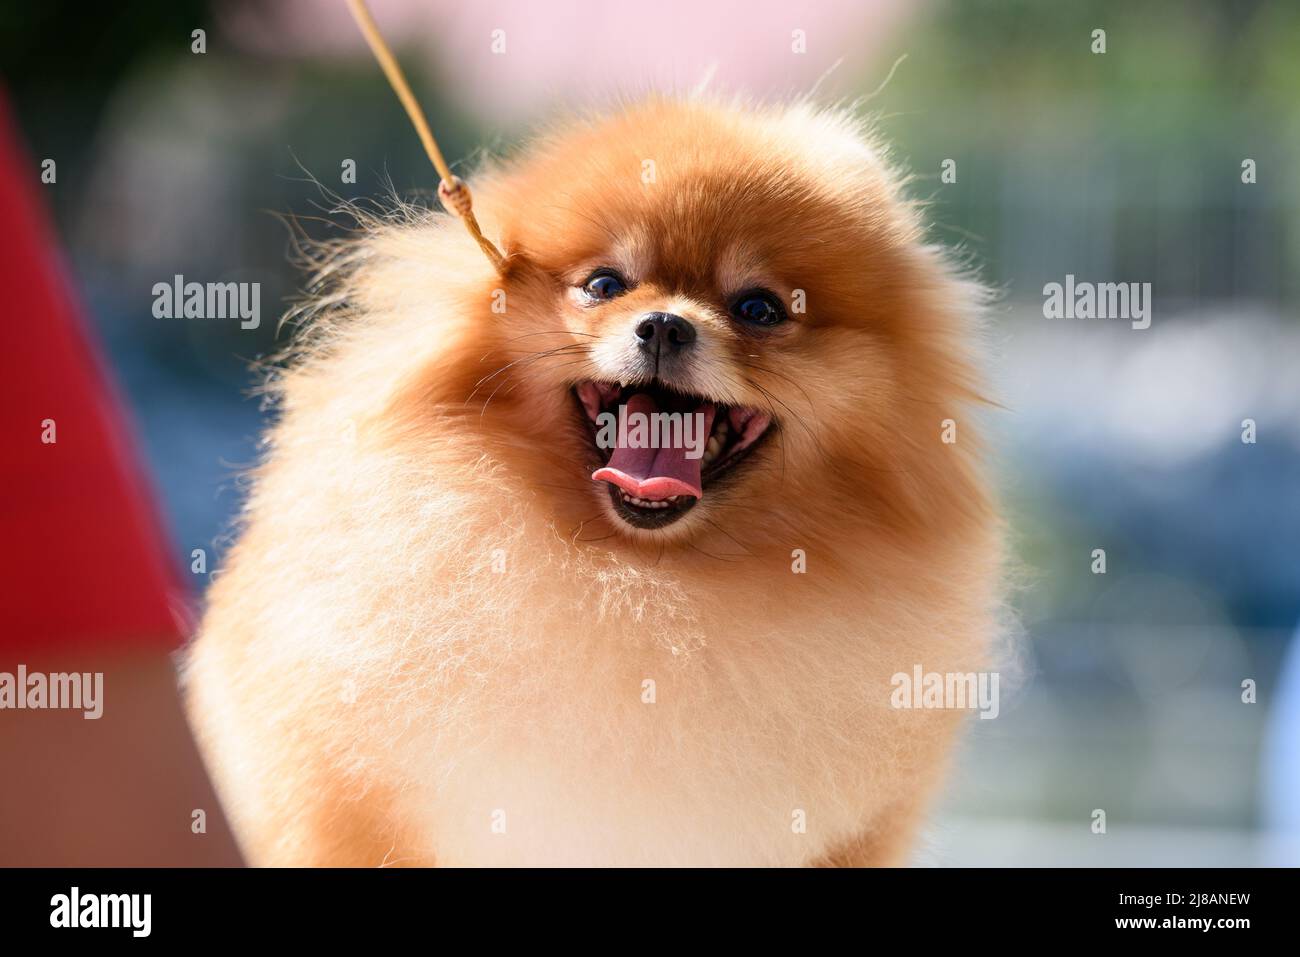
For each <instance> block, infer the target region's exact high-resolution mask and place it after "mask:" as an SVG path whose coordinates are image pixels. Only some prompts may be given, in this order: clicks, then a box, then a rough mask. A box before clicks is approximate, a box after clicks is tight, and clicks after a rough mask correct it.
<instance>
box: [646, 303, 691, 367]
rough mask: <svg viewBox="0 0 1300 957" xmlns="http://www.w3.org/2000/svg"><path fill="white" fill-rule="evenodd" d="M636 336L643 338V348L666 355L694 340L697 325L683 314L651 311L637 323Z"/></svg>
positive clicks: (654, 353)
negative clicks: (683, 316)
mask: <svg viewBox="0 0 1300 957" xmlns="http://www.w3.org/2000/svg"><path fill="white" fill-rule="evenodd" d="M636 337H637V338H638V339H640V340H641V348H642V349H645V350H646V351H647V352H649V353H651V354H652V355H655V356H660V355H666V354H668V353H670V352H676V351H677V350H678V349H680V348H681V347H682V346H684V345H686V344H687V343H688V342H694V341H695V327H694V326H693V325H691V324H690V323H689V322H687V321H686V320H685V319H683V318H682V317H681V316H674V315H673V314H672V313H669V312H651V313H647V314H646V315H645V316H643V317H642V319H641V321H640V322H638V323H637V326H636Z"/></svg>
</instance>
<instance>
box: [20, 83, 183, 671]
mask: <svg viewBox="0 0 1300 957" xmlns="http://www.w3.org/2000/svg"><path fill="white" fill-rule="evenodd" d="M13 130H14V125H13V122H12V117H11V113H10V111H9V108H8V104H7V103H6V101H5V100H4V98H3V97H0V229H3V235H4V237H5V240H4V244H3V249H2V250H0V319H2V320H3V325H2V326H0V328H2V330H3V332H2V334H0V489H3V492H2V493H0V595H2V596H3V599H2V600H0V657H3V658H5V659H12V660H14V661H18V660H22V657H23V652H26V651H37V650H39V651H42V652H44V651H49V650H53V649H54V647H55V646H57V645H71V644H73V643H76V644H79V645H85V644H101V643H105V642H114V643H121V642H123V641H142V642H145V643H150V644H153V645H154V646H155V647H156V646H157V645H158V644H159V643H162V644H164V645H165V646H166V647H175V646H176V645H177V644H179V642H180V640H181V639H182V637H183V636H182V628H181V625H180V622H179V617H178V613H179V612H180V611H181V609H182V608H183V602H182V595H183V592H182V590H181V588H180V586H179V580H178V577H177V575H176V572H175V571H174V570H173V565H172V564H171V562H170V561H169V559H168V552H167V547H166V545H165V540H166V539H165V536H164V535H163V533H162V529H161V526H160V525H159V523H158V520H157V516H156V515H155V513H154V510H153V508H152V505H151V502H150V498H149V495H148V491H147V489H148V485H147V483H146V482H145V481H144V480H143V477H142V475H141V474H140V472H139V471H138V467H137V464H136V460H135V457H134V455H133V454H132V451H131V444H130V442H129V441H128V433H127V430H126V428H125V425H124V416H123V414H122V411H121V409H120V407H119V405H118V402H117V401H116V398H115V396H114V394H113V391H112V389H111V388H110V386H109V384H108V381H107V377H106V376H105V374H104V372H103V370H102V368H101V367H100V364H99V360H98V357H97V355H96V352H95V349H94V346H93V345H92V343H91V340H90V338H89V337H88V335H87V332H86V330H85V329H84V328H83V325H82V322H81V318H80V309H79V306H78V304H77V302H76V300H75V297H74V296H73V294H72V291H71V290H72V287H71V284H70V282H69V281H68V278H67V275H66V273H65V271H64V267H63V264H62V261H61V257H60V256H59V253H58V246H57V243H56V241H55V238H54V233H53V230H52V228H51V226H50V224H49V222H48V221H47V218H46V216H45V213H44V211H43V210H42V208H41V204H40V201H39V198H38V196H37V192H38V191H39V190H41V189H59V188H61V187H60V186H58V185H48V186H42V184H41V167H40V164H39V163H37V162H35V161H33V160H31V159H29V158H28V157H27V156H26V154H25V152H24V151H23V150H22V149H20V148H19V146H18V144H17V142H16V140H15V136H14V132H13ZM50 423H53V425H52V427H51V425H50ZM51 434H52V435H53V437H54V439H55V441H53V442H47V441H43V439H47V438H49V437H50V436H51Z"/></svg>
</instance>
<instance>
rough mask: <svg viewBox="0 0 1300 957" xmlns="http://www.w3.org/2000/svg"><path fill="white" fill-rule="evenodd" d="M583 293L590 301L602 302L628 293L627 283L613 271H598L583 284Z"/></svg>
mask: <svg viewBox="0 0 1300 957" xmlns="http://www.w3.org/2000/svg"><path fill="white" fill-rule="evenodd" d="M582 291H583V292H584V293H586V294H587V298H588V299H592V300H595V301H597V302H602V301H604V300H606V299H613V298H615V297H616V296H621V295H623V293H625V292H627V283H625V282H624V281H623V277H622V276H620V275H619V274H618V273H616V272H614V270H612V269H597V270H596V271H595V272H594V273H592V274H591V275H590V276H588V277H587V281H586V282H584V283H583V284H582Z"/></svg>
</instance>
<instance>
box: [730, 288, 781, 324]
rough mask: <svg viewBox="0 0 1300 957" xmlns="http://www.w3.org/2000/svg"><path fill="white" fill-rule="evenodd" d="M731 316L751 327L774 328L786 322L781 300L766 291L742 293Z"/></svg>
mask: <svg viewBox="0 0 1300 957" xmlns="http://www.w3.org/2000/svg"><path fill="white" fill-rule="evenodd" d="M731 314H732V315H733V316H735V317H736V318H737V319H739V320H740V321H741V322H744V323H748V324H749V325H751V326H774V325H776V324H777V323H778V322H784V321H785V309H784V308H782V306H781V300H779V299H777V298H776V296H774V295H772V293H770V292H768V291H767V290H766V289H756V290H754V291H752V292H746V293H741V294H740V295H739V296H737V297H736V302H735V304H734V305H732V307H731Z"/></svg>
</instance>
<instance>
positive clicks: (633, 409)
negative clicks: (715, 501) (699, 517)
mask: <svg viewBox="0 0 1300 957" xmlns="http://www.w3.org/2000/svg"><path fill="white" fill-rule="evenodd" d="M658 411H659V406H658V404H657V403H656V402H655V400H654V399H653V398H651V397H650V396H648V395H646V394H645V393H642V392H638V393H637V394H636V395H634V396H632V397H631V398H630V399H628V400H627V414H628V417H629V425H628V430H627V431H628V432H629V433H631V432H632V431H633V429H632V427H631V416H632V415H633V414H634V413H638V412H639V413H642V414H644V415H646V416H649V415H650V414H651V413H654V412H658ZM716 411H717V410H716V409H715V408H714V407H713V405H712V403H708V404H705V405H702V406H700V408H698V409H696V410H695V412H687V413H685V415H695V414H697V413H699V414H702V415H703V416H704V435H705V436H706V441H707V436H708V435H709V433H710V432H711V431H712V429H713V415H714V413H715V412H716ZM646 421H647V422H649V421H650V420H649V419H647V420H646ZM645 431H646V433H647V442H648V435H649V432H650V430H649V427H648V426H647V429H646V430H645ZM674 431H675V430H674ZM692 434H696V433H692ZM662 438H664V439H666V438H667V436H662ZM626 439H627V436H623V435H620V436H617V437H616V439H615V441H618V442H619V445H618V447H617V448H615V449H614V454H613V455H611V456H610V459H609V464H608V465H606V466H605V467H604V468H600V469H596V471H594V472H592V473H591V478H592V480H593V481H596V482H609V483H610V484H611V485H617V486H618V487H619V488H621V489H622V490H623V491H625V492H627V494H628V495H633V496H635V497H637V498H643V499H664V498H668V496H670V495H694V496H695V497H696V498H703V497H704V489H703V488H702V487H701V485H700V462H701V461H702V459H703V457H701V458H697V459H691V458H687V457H686V452H687V448H686V446H685V445H684V444H683V446H682V447H681V448H667V447H664V448H658V449H656V448H632V447H630V446H627V445H624V444H622V443H623V441H625V440H626Z"/></svg>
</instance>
